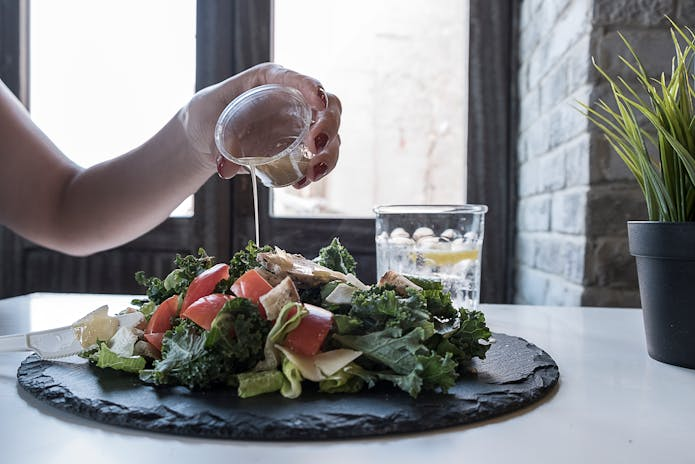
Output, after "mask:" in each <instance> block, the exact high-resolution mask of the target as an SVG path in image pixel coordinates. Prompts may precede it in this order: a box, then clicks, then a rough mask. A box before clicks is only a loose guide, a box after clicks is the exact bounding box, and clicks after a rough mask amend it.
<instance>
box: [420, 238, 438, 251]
mask: <svg viewBox="0 0 695 464" xmlns="http://www.w3.org/2000/svg"><path fill="white" fill-rule="evenodd" d="M417 246H418V248H439V237H435V236H433V235H427V236H424V237H420V238H419V239H418V241H417Z"/></svg>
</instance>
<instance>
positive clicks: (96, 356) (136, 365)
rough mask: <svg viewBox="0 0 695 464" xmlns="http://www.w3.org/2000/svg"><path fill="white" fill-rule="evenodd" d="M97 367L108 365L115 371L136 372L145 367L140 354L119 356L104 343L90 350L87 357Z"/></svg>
mask: <svg viewBox="0 0 695 464" xmlns="http://www.w3.org/2000/svg"><path fill="white" fill-rule="evenodd" d="M88 359H89V361H90V362H93V363H94V364H95V365H96V366H97V367H102V368H104V367H108V368H111V369H116V370H117V371H124V372H132V373H138V372H140V371H141V370H142V369H144V368H145V364H146V361H145V358H143V357H142V356H119V355H117V354H116V353H114V352H113V351H111V350H110V349H109V347H108V346H107V345H106V343H103V342H102V343H100V344H99V347H98V348H96V349H94V350H92V351H91V352H90V355H89V357H88Z"/></svg>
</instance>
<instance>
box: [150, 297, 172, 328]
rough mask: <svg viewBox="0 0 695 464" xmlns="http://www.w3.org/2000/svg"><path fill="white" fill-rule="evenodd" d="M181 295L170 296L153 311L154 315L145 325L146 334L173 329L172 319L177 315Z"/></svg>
mask: <svg viewBox="0 0 695 464" xmlns="http://www.w3.org/2000/svg"><path fill="white" fill-rule="evenodd" d="M178 304H179V296H178V295H174V296H170V297H169V298H167V299H166V300H164V301H163V302H162V303H161V304H160V305H159V306H157V309H155V310H154V312H153V313H152V317H150V320H149V321H148V322H147V326H146V327H145V333H146V334H152V333H164V332H166V331H167V330H169V329H171V327H172V321H173V319H174V318H175V317H176V310H177V309H178Z"/></svg>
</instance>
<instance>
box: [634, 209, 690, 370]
mask: <svg viewBox="0 0 695 464" xmlns="http://www.w3.org/2000/svg"><path fill="white" fill-rule="evenodd" d="M627 230H628V238H629V244H630V254H632V255H633V256H635V259H636V261H637V276H638V279H639V288H640V298H641V300H642V314H643V316H644V329H645V332H646V336H647V351H648V352H649V356H651V357H652V358H654V359H656V360H657V361H661V362H665V363H668V364H673V365H676V366H683V367H689V368H691V369H695V222H653V221H628V224H627Z"/></svg>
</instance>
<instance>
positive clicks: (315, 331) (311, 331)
mask: <svg viewBox="0 0 695 464" xmlns="http://www.w3.org/2000/svg"><path fill="white" fill-rule="evenodd" d="M304 307H305V308H306V309H307V310H308V311H309V314H307V315H306V316H304V317H303V318H302V320H301V321H300V322H299V325H298V326H297V328H296V329H294V330H293V331H292V332H290V333H288V334H287V336H286V337H285V340H284V341H283V342H282V346H284V347H286V348H288V349H290V350H292V351H293V352H294V353H297V354H301V355H304V356H314V355H316V354H317V353H318V352H319V351H321V345H323V342H324V341H325V340H326V336H327V335H328V332H329V331H330V330H331V327H332V326H333V313H332V312H330V311H327V310H325V309H323V308H319V307H318V306H314V305H310V304H305V305H304Z"/></svg>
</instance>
